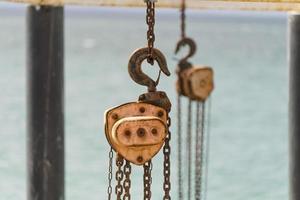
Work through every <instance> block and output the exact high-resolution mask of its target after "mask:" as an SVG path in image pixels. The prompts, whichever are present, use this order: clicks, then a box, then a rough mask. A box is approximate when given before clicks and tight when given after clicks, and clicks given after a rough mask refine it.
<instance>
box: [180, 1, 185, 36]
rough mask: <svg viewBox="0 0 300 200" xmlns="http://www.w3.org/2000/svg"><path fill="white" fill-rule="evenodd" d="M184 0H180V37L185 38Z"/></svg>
mask: <svg viewBox="0 0 300 200" xmlns="http://www.w3.org/2000/svg"><path fill="white" fill-rule="evenodd" d="M185 7H186V6H185V0H182V1H181V9H180V11H181V16H180V17H181V38H185V26H186V25H185V18H186V17H185Z"/></svg>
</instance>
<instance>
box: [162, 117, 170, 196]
mask: <svg viewBox="0 0 300 200" xmlns="http://www.w3.org/2000/svg"><path fill="white" fill-rule="evenodd" d="M170 126H171V118H170V117H169V118H168V128H170ZM170 140H171V132H170V131H169V132H168V135H167V137H166V140H165V146H164V148H163V153H164V192H165V194H164V197H163V200H171V196H170V191H171V181H170V177H171V167H170V154H171V147H170Z"/></svg>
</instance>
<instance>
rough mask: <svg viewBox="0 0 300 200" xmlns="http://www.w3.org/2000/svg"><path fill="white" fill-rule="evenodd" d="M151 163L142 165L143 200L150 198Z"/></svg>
mask: <svg viewBox="0 0 300 200" xmlns="http://www.w3.org/2000/svg"><path fill="white" fill-rule="evenodd" d="M151 172H152V162H151V160H150V161H148V162H146V163H145V164H144V200H150V199H151V196H152V192H151V184H152V176H151Z"/></svg>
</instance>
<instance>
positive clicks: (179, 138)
mask: <svg viewBox="0 0 300 200" xmlns="http://www.w3.org/2000/svg"><path fill="white" fill-rule="evenodd" d="M181 123H182V121H181V95H180V94H178V95H177V154H178V155H177V159H178V160H177V163H178V171H177V172H178V200H182V198H183V184H182V130H181Z"/></svg>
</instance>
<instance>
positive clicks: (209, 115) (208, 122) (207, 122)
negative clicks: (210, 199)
mask: <svg viewBox="0 0 300 200" xmlns="http://www.w3.org/2000/svg"><path fill="white" fill-rule="evenodd" d="M211 105H212V97H210V98H209V99H208V109H207V116H206V119H207V120H206V127H207V128H206V130H205V129H204V131H203V132H204V133H205V132H206V141H205V144H206V147H205V163H204V164H205V180H204V187H203V193H204V194H203V200H206V199H207V186H208V167H209V150H210V128H211V126H210V122H211Z"/></svg>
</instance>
